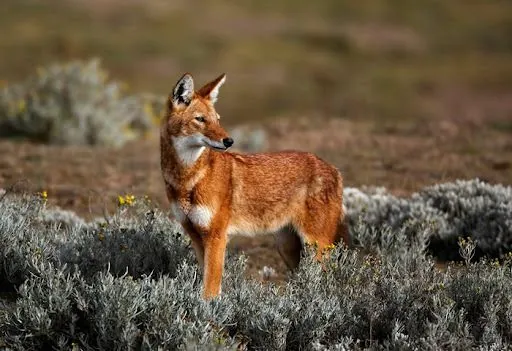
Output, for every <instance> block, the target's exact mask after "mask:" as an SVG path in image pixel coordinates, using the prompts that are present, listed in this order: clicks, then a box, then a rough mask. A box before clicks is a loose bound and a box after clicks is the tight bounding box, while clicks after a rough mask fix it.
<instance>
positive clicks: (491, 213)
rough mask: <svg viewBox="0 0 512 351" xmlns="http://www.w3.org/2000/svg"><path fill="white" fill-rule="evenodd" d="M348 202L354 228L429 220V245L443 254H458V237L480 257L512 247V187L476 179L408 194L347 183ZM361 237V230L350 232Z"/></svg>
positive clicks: (412, 228)
mask: <svg viewBox="0 0 512 351" xmlns="http://www.w3.org/2000/svg"><path fill="white" fill-rule="evenodd" d="M344 201H345V206H346V208H347V215H348V217H349V222H350V224H351V227H352V228H354V226H355V225H356V224H357V223H358V222H359V221H361V222H363V223H365V224H366V225H370V226H372V227H382V226H389V227H391V228H393V229H398V228H401V227H403V226H406V227H407V228H409V231H410V232H411V235H414V233H415V232H416V227H417V226H418V225H419V226H422V225H427V224H428V225H429V226H430V227H431V228H432V230H431V235H430V236H429V240H430V249H431V251H432V253H433V254H434V255H436V256H437V257H440V258H442V259H450V260H451V259H458V258H460V257H459V255H458V250H457V245H458V244H457V242H458V240H459V238H468V237H469V238H471V239H472V240H473V241H475V242H476V244H477V255H476V256H477V257H480V256H482V255H491V256H503V255H505V254H507V253H508V252H510V251H512V187H510V186H502V185H490V184H487V183H485V182H482V181H480V180H478V179H476V180H469V181H457V182H454V183H447V184H440V185H434V186H430V187H426V188H424V189H423V190H422V191H420V192H418V193H415V194H413V195H412V196H411V197H410V198H399V197H396V196H393V195H391V194H388V193H387V192H386V191H385V189H383V188H376V189H375V188H374V189H362V190H359V189H356V188H347V189H345V192H344ZM352 234H353V237H354V240H356V241H357V240H359V236H358V234H357V233H352Z"/></svg>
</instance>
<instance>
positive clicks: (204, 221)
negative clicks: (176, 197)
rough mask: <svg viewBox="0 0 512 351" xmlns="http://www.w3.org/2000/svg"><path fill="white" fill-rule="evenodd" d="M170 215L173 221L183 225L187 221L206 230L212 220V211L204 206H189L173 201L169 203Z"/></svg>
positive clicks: (188, 204)
mask: <svg viewBox="0 0 512 351" xmlns="http://www.w3.org/2000/svg"><path fill="white" fill-rule="evenodd" d="M171 214H172V215H173V217H174V219H175V220H176V221H178V222H180V223H182V224H183V222H185V220H186V219H188V220H189V221H190V222H191V223H192V224H194V225H195V226H197V227H200V228H203V229H208V228H209V227H210V223H211V221H212V218H213V211H212V210H211V209H210V208H209V207H208V206H204V205H191V204H190V203H189V202H187V203H181V202H177V201H173V202H172V203H171Z"/></svg>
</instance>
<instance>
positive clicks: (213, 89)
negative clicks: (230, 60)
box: [197, 73, 226, 104]
mask: <svg viewBox="0 0 512 351" xmlns="http://www.w3.org/2000/svg"><path fill="white" fill-rule="evenodd" d="M225 81H226V74H225V73H222V74H221V75H220V76H218V77H217V78H216V79H214V80H212V81H211V82H210V83H208V84H205V86H204V87H202V88H201V89H199V91H198V92H197V94H198V95H199V96H202V97H204V98H209V99H210V101H211V102H212V103H213V104H214V103H215V102H216V101H217V97H218V96H219V88H220V87H221V86H222V84H224V82H225Z"/></svg>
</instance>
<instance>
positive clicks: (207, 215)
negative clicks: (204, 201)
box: [188, 205, 213, 228]
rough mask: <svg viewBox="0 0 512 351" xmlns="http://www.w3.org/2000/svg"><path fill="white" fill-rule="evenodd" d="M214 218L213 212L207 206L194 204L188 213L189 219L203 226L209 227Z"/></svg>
mask: <svg viewBox="0 0 512 351" xmlns="http://www.w3.org/2000/svg"><path fill="white" fill-rule="evenodd" d="M212 218H213V212H212V211H211V210H210V209H209V208H208V207H206V206H201V205H198V206H194V207H192V209H191V210H190V212H189V213H188V219H190V221H191V222H192V223H194V224H195V225H197V226H199V227H201V228H208V227H209V225H210V222H211V221H212Z"/></svg>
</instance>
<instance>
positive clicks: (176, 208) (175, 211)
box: [171, 201, 185, 223]
mask: <svg viewBox="0 0 512 351" xmlns="http://www.w3.org/2000/svg"><path fill="white" fill-rule="evenodd" d="M171 214H172V216H173V217H174V219H175V220H176V221H177V222H179V223H183V222H184V221H185V212H183V209H182V208H181V206H180V204H179V203H177V202H176V201H173V202H171Z"/></svg>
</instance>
